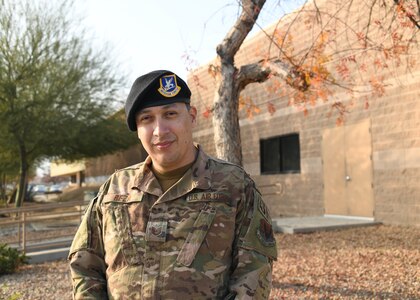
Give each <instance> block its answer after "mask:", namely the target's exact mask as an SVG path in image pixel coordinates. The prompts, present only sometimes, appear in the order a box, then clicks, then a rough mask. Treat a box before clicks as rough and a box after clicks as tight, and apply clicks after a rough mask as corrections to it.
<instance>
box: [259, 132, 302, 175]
mask: <svg viewBox="0 0 420 300" xmlns="http://www.w3.org/2000/svg"><path fill="white" fill-rule="evenodd" d="M291 136H296V137H297V145H293V147H296V146H297V152H298V157H297V159H298V164H299V168H298V169H297V170H284V159H285V158H284V154H283V153H282V151H283V149H284V148H283V143H284V140H285V138H288V137H291ZM272 140H276V141H277V142H278V149H279V159H278V160H279V161H278V166H277V168H276V170H275V171H265V170H263V168H264V165H265V159H264V154H265V153H264V143H267V141H272ZM301 170H302V168H301V155H300V135H299V133H297V132H293V133H288V134H284V135H279V136H272V137H269V138H265V139H260V174H261V175H275V174H300V173H301Z"/></svg>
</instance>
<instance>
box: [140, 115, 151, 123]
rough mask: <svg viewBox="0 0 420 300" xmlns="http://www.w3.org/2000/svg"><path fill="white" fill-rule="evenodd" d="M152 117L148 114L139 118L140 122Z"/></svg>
mask: <svg viewBox="0 0 420 300" xmlns="http://www.w3.org/2000/svg"><path fill="white" fill-rule="evenodd" d="M151 119H152V118H151V117H150V116H142V117H141V118H140V122H148V121H150V120H151Z"/></svg>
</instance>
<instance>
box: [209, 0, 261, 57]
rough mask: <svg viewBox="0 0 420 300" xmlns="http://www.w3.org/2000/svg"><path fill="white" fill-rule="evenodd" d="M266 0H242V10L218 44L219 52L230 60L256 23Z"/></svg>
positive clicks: (217, 49)
mask: <svg viewBox="0 0 420 300" xmlns="http://www.w3.org/2000/svg"><path fill="white" fill-rule="evenodd" d="M264 3H265V0H242V1H241V3H240V5H241V6H242V12H241V14H240V16H239V18H238V19H237V20H236V22H235V24H234V25H233V27H232V29H231V30H230V31H229V32H228V34H227V35H226V36H225V38H224V40H223V41H222V42H221V43H220V44H219V45H218V46H217V48H216V51H217V54H218V55H219V56H220V57H221V58H222V59H226V60H228V61H231V62H233V58H234V56H235V54H236V52H238V50H239V48H240V47H241V45H242V42H243V41H244V40H245V38H246V37H247V35H248V33H249V32H250V31H251V29H252V27H253V26H254V24H255V21H256V20H257V18H258V15H259V14H260V11H261V8H262V7H263V5H264Z"/></svg>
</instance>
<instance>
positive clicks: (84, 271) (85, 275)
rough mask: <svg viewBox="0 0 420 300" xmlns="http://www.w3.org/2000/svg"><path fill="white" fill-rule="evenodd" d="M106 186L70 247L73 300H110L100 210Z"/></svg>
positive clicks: (87, 214) (85, 216)
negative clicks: (108, 297) (91, 299)
mask: <svg viewBox="0 0 420 300" xmlns="http://www.w3.org/2000/svg"><path fill="white" fill-rule="evenodd" d="M105 185H106V184H105ZM105 185H104V186H102V187H101V189H100V192H99V194H98V196H97V197H95V198H94V199H93V200H92V201H91V202H90V204H89V206H88V207H87V209H86V212H85V215H84V216H83V219H82V222H81V224H80V226H79V228H78V230H77V232H76V235H75V237H74V239H73V242H72V245H71V247H70V252H69V260H70V270H71V277H72V282H73V298H74V299H87V298H89V299H90V298H91V297H93V298H94V299H107V288H106V279H105V278H106V276H105V271H106V264H105V261H104V250H103V241H102V226H101V223H102V215H101V211H100V201H101V199H102V195H103V190H104V187H105Z"/></svg>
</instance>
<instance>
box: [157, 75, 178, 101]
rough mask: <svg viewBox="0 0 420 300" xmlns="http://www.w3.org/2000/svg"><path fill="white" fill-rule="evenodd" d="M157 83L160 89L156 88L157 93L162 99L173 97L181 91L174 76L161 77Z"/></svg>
mask: <svg viewBox="0 0 420 300" xmlns="http://www.w3.org/2000/svg"><path fill="white" fill-rule="evenodd" d="M159 82H160V87H159V88H158V92H159V93H160V94H161V95H162V96H164V97H168V98H172V97H175V96H176V95H178V93H179V91H180V90H181V87H180V86H179V85H178V83H177V81H176V76H175V75H174V74H172V75H166V76H162V77H161V78H160V80H159Z"/></svg>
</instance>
